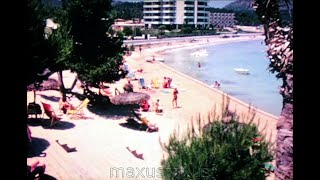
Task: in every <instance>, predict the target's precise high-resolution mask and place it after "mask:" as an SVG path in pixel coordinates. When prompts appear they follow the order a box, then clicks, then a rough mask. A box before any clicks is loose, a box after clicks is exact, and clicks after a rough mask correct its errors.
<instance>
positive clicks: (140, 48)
mask: <svg viewBox="0 0 320 180" xmlns="http://www.w3.org/2000/svg"><path fill="white" fill-rule="evenodd" d="M139 51H140V55H141V51H142V46H141V45H139Z"/></svg>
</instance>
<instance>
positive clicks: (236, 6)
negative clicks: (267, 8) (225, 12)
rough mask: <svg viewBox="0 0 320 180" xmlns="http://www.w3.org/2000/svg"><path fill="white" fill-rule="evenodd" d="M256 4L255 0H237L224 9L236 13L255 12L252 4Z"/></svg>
mask: <svg viewBox="0 0 320 180" xmlns="http://www.w3.org/2000/svg"><path fill="white" fill-rule="evenodd" d="M253 2H254V0H236V1H234V2H232V3H230V4H228V5H226V6H225V7H224V8H225V9H229V10H234V11H245V10H249V11H254V9H253V8H252V6H251V4H252V3H253Z"/></svg>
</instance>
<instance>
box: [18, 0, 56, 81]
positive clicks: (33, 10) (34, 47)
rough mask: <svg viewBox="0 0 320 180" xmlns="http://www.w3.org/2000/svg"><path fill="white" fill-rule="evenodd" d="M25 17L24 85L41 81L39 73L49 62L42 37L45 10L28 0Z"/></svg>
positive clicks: (35, 0) (37, 2) (45, 43)
mask: <svg viewBox="0 0 320 180" xmlns="http://www.w3.org/2000/svg"><path fill="white" fill-rule="evenodd" d="M26 12H27V13H26V16H24V17H23V18H25V21H24V22H25V27H26V28H24V29H25V30H26V31H25V37H26V38H27V40H26V42H27V44H26V49H25V51H24V52H25V57H26V61H27V63H26V67H25V68H26V69H27V70H28V72H27V73H26V77H25V78H26V85H29V84H31V83H34V82H35V81H41V77H40V76H39V74H41V73H42V72H43V71H44V70H45V69H46V68H47V64H48V63H50V64H51V62H50V59H48V58H47V46H48V44H47V42H46V40H45V39H44V28H45V26H46V24H45V18H46V13H47V11H46V10H45V8H44V7H43V5H42V4H40V3H39V1H37V0H28V1H27V6H26Z"/></svg>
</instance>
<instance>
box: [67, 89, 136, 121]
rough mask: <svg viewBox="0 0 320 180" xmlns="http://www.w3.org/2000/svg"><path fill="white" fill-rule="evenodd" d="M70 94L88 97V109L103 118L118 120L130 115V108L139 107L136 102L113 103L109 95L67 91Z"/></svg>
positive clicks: (81, 98) (82, 97) (83, 97)
mask: <svg viewBox="0 0 320 180" xmlns="http://www.w3.org/2000/svg"><path fill="white" fill-rule="evenodd" d="M68 93H69V94H71V95H72V96H75V97H77V98H78V99H80V100H83V99H85V98H89V99H90V103H89V105H88V107H87V108H88V110H89V111H90V112H92V113H93V114H96V115H98V116H101V117H103V118H105V119H109V120H110V119H111V120H119V119H122V118H126V117H131V116H132V112H131V110H136V109H139V105H138V104H132V105H114V104H112V103H111V102H110V99H109V97H107V96H103V95H99V94H96V93H93V92H87V93H86V94H87V95H84V94H79V93H77V92H68Z"/></svg>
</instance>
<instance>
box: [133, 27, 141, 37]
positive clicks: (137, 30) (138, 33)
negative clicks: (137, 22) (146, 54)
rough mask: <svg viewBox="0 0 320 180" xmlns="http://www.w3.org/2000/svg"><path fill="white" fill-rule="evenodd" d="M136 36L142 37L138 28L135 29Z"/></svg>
mask: <svg viewBox="0 0 320 180" xmlns="http://www.w3.org/2000/svg"><path fill="white" fill-rule="evenodd" d="M135 31H136V36H142V31H141V29H140V28H135Z"/></svg>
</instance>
